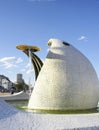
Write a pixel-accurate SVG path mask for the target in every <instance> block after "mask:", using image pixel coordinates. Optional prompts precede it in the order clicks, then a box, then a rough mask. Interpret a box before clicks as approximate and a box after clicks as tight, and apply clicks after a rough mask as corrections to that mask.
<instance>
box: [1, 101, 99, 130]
mask: <svg viewBox="0 0 99 130" xmlns="http://www.w3.org/2000/svg"><path fill="white" fill-rule="evenodd" d="M0 130H99V113H93V114H40V113H29V112H26V111H21V110H18V109H16V108H13V107H12V106H11V105H9V104H8V103H6V102H5V101H3V100H0Z"/></svg>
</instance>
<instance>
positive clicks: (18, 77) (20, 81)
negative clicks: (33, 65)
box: [17, 74, 24, 83]
mask: <svg viewBox="0 0 99 130" xmlns="http://www.w3.org/2000/svg"><path fill="white" fill-rule="evenodd" d="M17 83H24V80H23V77H22V74H17Z"/></svg>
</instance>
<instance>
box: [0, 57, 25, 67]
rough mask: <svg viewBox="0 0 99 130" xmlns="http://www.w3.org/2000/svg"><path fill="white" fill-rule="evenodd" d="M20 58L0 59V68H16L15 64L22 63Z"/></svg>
mask: <svg viewBox="0 0 99 130" xmlns="http://www.w3.org/2000/svg"><path fill="white" fill-rule="evenodd" d="M22 61H23V60H22V58H20V57H19V58H16V57H14V56H13V57H4V58H1V59H0V66H3V67H4V68H5V69H9V68H13V67H17V64H19V63H20V62H22Z"/></svg>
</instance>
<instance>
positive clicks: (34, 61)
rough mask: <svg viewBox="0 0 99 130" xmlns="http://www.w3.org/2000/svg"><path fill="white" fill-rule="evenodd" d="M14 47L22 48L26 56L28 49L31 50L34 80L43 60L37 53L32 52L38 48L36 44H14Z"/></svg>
mask: <svg viewBox="0 0 99 130" xmlns="http://www.w3.org/2000/svg"><path fill="white" fill-rule="evenodd" d="M16 48H17V49H19V50H22V51H23V52H24V53H25V54H26V55H27V56H28V57H29V51H30V52H31V61H32V64H33V67H34V71H35V80H36V79H37V77H38V75H39V72H40V70H41V68H42V65H43V62H42V61H41V59H40V58H39V57H38V56H37V55H35V54H34V52H36V51H39V50H40V48H38V47H36V46H28V45H18V46H16Z"/></svg>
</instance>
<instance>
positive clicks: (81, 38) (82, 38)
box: [78, 35, 88, 41]
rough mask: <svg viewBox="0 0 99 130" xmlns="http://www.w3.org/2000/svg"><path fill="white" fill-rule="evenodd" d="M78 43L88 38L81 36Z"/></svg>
mask: <svg viewBox="0 0 99 130" xmlns="http://www.w3.org/2000/svg"><path fill="white" fill-rule="evenodd" d="M78 41H88V38H87V37H86V36H84V35H82V36H80V37H79V38H78Z"/></svg>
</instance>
